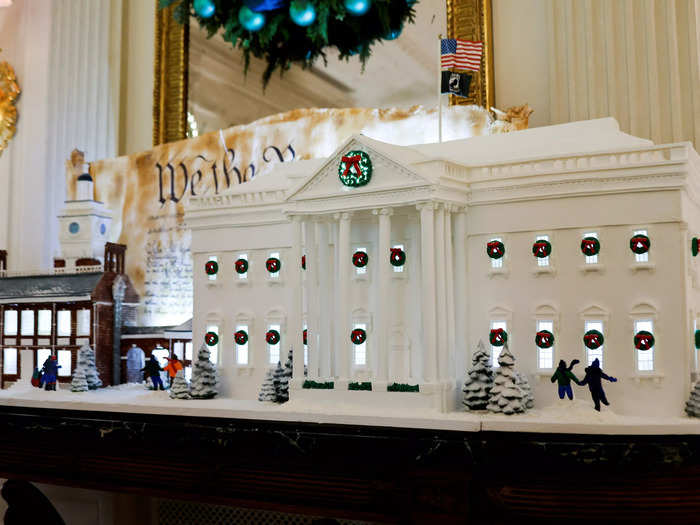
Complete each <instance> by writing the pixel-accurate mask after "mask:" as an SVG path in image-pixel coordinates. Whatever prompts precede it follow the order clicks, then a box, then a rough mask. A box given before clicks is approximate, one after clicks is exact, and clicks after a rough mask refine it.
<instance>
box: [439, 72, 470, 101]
mask: <svg viewBox="0 0 700 525" xmlns="http://www.w3.org/2000/svg"><path fill="white" fill-rule="evenodd" d="M471 81H472V77H471V75H469V74H468V73H453V72H452V71H443V72H442V79H441V87H440V93H451V94H453V95H457V96H458V97H468V96H469V85H470V84H471Z"/></svg>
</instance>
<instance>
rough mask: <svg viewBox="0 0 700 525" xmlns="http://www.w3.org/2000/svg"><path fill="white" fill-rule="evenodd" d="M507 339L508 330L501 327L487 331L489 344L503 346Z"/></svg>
mask: <svg viewBox="0 0 700 525" xmlns="http://www.w3.org/2000/svg"><path fill="white" fill-rule="evenodd" d="M507 341H508V332H506V331H505V330H504V329H503V328H493V329H491V332H489V343H491V346H503V345H505V344H506V342H507Z"/></svg>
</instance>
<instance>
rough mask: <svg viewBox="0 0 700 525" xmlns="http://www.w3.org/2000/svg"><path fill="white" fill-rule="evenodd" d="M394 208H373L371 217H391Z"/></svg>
mask: <svg viewBox="0 0 700 525" xmlns="http://www.w3.org/2000/svg"><path fill="white" fill-rule="evenodd" d="M393 214H394V208H375V209H373V210H372V215H393Z"/></svg>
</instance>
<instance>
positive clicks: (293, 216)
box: [285, 213, 304, 222]
mask: <svg viewBox="0 0 700 525" xmlns="http://www.w3.org/2000/svg"><path fill="white" fill-rule="evenodd" d="M285 215H286V216H287V220H289V221H291V222H301V221H303V220H304V216H303V215H300V214H298V213H286V214H285Z"/></svg>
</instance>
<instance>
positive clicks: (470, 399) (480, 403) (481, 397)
mask: <svg viewBox="0 0 700 525" xmlns="http://www.w3.org/2000/svg"><path fill="white" fill-rule="evenodd" d="M492 385H493V370H492V368H491V365H490V364H489V354H488V353H487V352H486V348H485V347H484V342H483V341H481V340H479V343H478V344H477V345H476V351H475V352H474V355H472V367H471V369H470V370H469V371H468V372H467V376H466V378H465V379H464V387H463V388H462V392H464V399H463V400H462V404H463V405H464V407H465V409H466V410H486V405H488V402H489V393H490V392H491V386H492Z"/></svg>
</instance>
